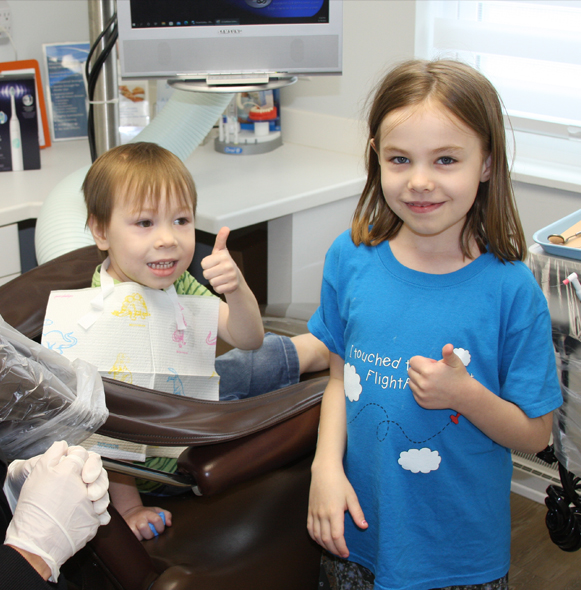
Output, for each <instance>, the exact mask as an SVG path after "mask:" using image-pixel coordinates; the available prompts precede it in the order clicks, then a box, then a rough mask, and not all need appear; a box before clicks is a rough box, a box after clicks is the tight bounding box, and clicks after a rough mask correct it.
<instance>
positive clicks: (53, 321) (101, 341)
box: [42, 272, 220, 400]
mask: <svg viewBox="0 0 581 590" xmlns="http://www.w3.org/2000/svg"><path fill="white" fill-rule="evenodd" d="M104 275H105V277H104ZM101 276H102V278H106V279H107V278H108V279H109V280H105V285H103V286H102V287H98V288H95V289H81V290H75V291H53V292H52V293H51V294H50V297H49V301H48V306H47V310H46V318H45V324H44V328H43V334H42V344H43V345H44V346H46V347H47V348H50V349H52V350H55V351H57V352H60V353H61V354H62V355H64V356H65V357H67V358H68V359H70V360H74V359H76V358H82V359H84V360H86V361H88V362H90V363H92V364H94V365H95V366H96V367H97V369H98V370H99V372H100V374H101V375H102V376H103V377H109V378H112V379H117V380H119V381H125V382H128V383H133V384H134V385H140V386H143V387H149V388H151V389H157V390H160V391H165V392H167V393H174V394H177V395H187V396H190V397H196V398H201V399H206V400H218V384H219V377H218V375H217V374H216V372H215V370H214V359H215V354H216V336H217V330H218V309H219V304H220V301H219V299H218V298H217V297H197V296H194V295H177V294H176V292H175V288H174V287H173V285H172V286H171V287H170V288H169V289H167V290H163V291H160V290H156V289H150V288H148V287H144V286H142V285H138V284H137V283H118V284H115V285H114V284H113V281H112V279H111V278H110V277H109V276H108V275H106V273H104V272H103V273H102V275H101Z"/></svg>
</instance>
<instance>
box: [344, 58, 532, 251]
mask: <svg viewBox="0 0 581 590" xmlns="http://www.w3.org/2000/svg"><path fill="white" fill-rule="evenodd" d="M427 100H433V101H436V102H438V103H439V104H441V105H442V106H443V107H444V108H446V109H447V110H448V111H450V113H451V114H452V115H454V116H455V117H457V118H458V119H459V120H460V121H462V122H463V123H464V124H465V125H467V126H468V127H469V128H470V129H472V130H473V131H474V132H475V133H476V135H477V136H478V137H479V138H480V141H481V144H482V151H483V154H485V155H488V154H490V155H491V169H490V178H489V180H488V181H486V182H481V183H480V186H479V188H478V191H477V194H476V199H475V201H474V204H473V206H472V208H471V209H470V211H469V212H468V214H467V216H466V222H465V224H464V227H463V229H462V233H461V236H460V247H461V249H462V253H463V254H464V256H465V257H467V258H471V256H470V242H471V239H472V238H474V239H475V240H476V243H477V244H478V248H479V249H480V252H485V251H486V250H487V249H488V250H489V251H490V252H492V253H493V254H494V255H495V256H497V257H498V258H499V259H500V260H505V261H512V260H524V258H525V255H526V242H525V238H524V233H523V230H522V227H521V223H520V219H519V216H518V212H517V208H516V203H515V200H514V194H513V190H512V184H511V181H510V171H509V164H508V158H507V155H506V137H505V132H504V121H503V116H502V107H501V101H500V98H499V96H498V94H497V92H496V90H495V88H494V87H493V86H492V84H491V83H490V82H489V81H488V80H487V79H486V78H485V77H484V76H483V75H482V74H480V73H479V72H478V71H476V70H475V69H474V68H472V67H470V66H468V65H466V64H463V63H460V62H457V61H453V60H437V61H431V62H430V61H423V60H413V61H408V62H404V63H402V64H400V65H399V66H397V67H395V68H394V69H393V70H391V72H389V73H388V74H387V76H386V77H385V78H384V79H383V80H382V82H381V83H380V84H379V86H378V88H377V90H376V92H375V94H374V98H373V102H372V104H371V108H370V111H369V118H368V124H369V144H368V150H367V182H366V184H365V188H364V189H363V193H362V195H361V198H360V199H359V203H358V204H357V209H356V210H355V213H354V216H353V223H352V237H353V241H354V242H355V244H356V245H359V244H361V243H363V244H366V245H368V246H369V245H375V244H378V243H380V242H382V241H384V240H389V239H391V238H393V237H395V236H396V235H397V233H398V231H399V229H400V228H401V226H402V221H401V219H400V218H399V217H397V216H396V215H395V213H393V211H392V210H391V209H390V208H389V207H388V205H387V203H386V201H385V199H384V197H383V192H382V189H381V169H380V165H379V159H378V155H377V153H376V151H375V149H374V148H373V145H372V142H371V140H373V141H374V143H375V148H376V149H377V152H379V150H380V139H381V138H380V130H381V123H382V122H383V120H384V119H385V117H387V115H389V114H390V113H391V112H392V111H394V110H396V109H400V108H403V107H408V106H413V105H419V104H421V103H423V102H425V101H427Z"/></svg>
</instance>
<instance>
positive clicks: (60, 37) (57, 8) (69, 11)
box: [0, 0, 89, 72]
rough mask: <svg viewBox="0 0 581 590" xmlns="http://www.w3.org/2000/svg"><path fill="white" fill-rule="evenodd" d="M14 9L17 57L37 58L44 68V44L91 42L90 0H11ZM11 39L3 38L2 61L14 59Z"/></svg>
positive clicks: (0, 57) (13, 29)
mask: <svg viewBox="0 0 581 590" xmlns="http://www.w3.org/2000/svg"><path fill="white" fill-rule="evenodd" d="M8 5H9V6H10V9H11V12H12V39H13V40H14V44H15V45H16V48H17V51H18V59H19V60H22V59H36V60H38V63H39V64H40V65H41V72H44V69H43V61H42V60H43V55H42V44H43V43H62V42H65V41H73V42H78V41H88V40H89V18H88V1H87V0H8ZM14 59H15V57H14V50H13V48H12V46H11V44H10V43H9V41H8V39H6V38H2V39H0V62H2V61H13V60H14Z"/></svg>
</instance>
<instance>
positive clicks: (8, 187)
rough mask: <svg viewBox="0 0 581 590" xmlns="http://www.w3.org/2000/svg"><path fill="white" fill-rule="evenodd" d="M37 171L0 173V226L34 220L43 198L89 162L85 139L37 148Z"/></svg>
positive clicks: (87, 146) (87, 145)
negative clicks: (38, 158) (38, 161)
mask: <svg viewBox="0 0 581 590" xmlns="http://www.w3.org/2000/svg"><path fill="white" fill-rule="evenodd" d="M40 163H41V164H40V165H41V168H40V170H22V171H20V172H0V226H2V225H8V224H11V223H17V222H19V221H24V220H25V219H36V218H37V217H38V213H39V211H40V207H41V206H42V203H43V201H44V199H45V198H46V197H47V196H48V194H49V193H50V191H52V189H53V188H54V187H55V186H56V185H57V184H58V183H59V182H60V181H61V180H62V179H63V178H66V177H67V176H68V175H69V174H70V173H71V172H74V171H75V170H78V169H79V168H82V167H83V166H87V165H89V164H90V163H91V155H90V152H89V144H88V143H87V140H85V139H80V140H72V141H60V142H55V143H53V145H52V146H51V147H49V148H45V149H43V150H40Z"/></svg>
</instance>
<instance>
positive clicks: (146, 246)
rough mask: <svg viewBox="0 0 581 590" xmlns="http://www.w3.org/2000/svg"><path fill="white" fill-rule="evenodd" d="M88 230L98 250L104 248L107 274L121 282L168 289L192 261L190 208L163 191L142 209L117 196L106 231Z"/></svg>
mask: <svg viewBox="0 0 581 590" xmlns="http://www.w3.org/2000/svg"><path fill="white" fill-rule="evenodd" d="M89 227H90V229H91V232H92V233H93V237H94V238H95V242H96V243H97V246H98V247H99V249H100V250H107V251H108V254H109V259H110V261H111V264H110V266H109V268H108V270H107V272H108V273H109V274H110V275H111V276H112V277H113V278H114V279H117V280H119V281H121V282H126V281H132V282H135V283H139V284H140V285H144V286H146V287H150V288H152V289H166V288H167V287H169V286H170V285H172V284H173V283H174V282H175V281H176V280H177V279H178V278H179V277H180V276H181V275H182V274H183V272H184V271H185V270H187V268H188V267H189V266H190V264H191V262H192V258H193V257H194V250H195V247H196V236H195V227H194V213H193V208H184V206H183V204H181V203H180V200H179V199H177V198H171V197H169V198H168V196H167V195H166V194H165V193H164V194H162V195H160V196H159V197H158V198H156V199H155V201H154V199H151V198H150V199H148V200H147V201H146V202H145V203H144V206H143V208H142V209H141V210H139V209H137V210H136V208H135V206H134V204H133V203H132V202H131V199H128V198H123V197H122V196H117V197H116V199H115V204H114V206H113V211H112V213H111V220H110V222H109V225H108V226H107V227H106V228H99V227H96V225H95V223H94V222H92V220H91V219H90V220H89Z"/></svg>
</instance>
